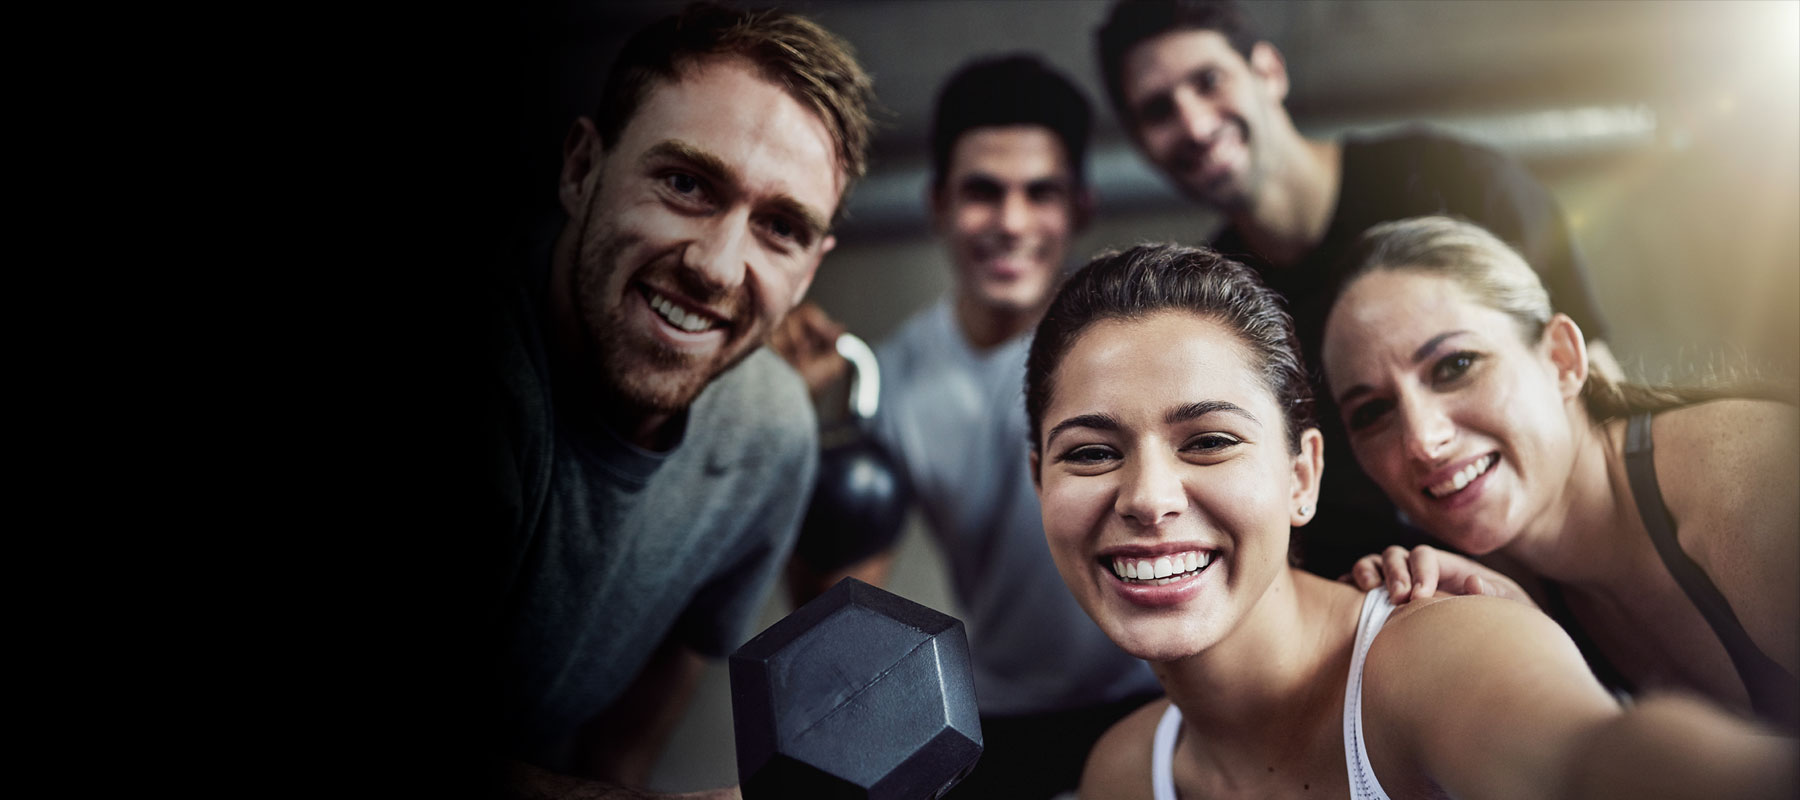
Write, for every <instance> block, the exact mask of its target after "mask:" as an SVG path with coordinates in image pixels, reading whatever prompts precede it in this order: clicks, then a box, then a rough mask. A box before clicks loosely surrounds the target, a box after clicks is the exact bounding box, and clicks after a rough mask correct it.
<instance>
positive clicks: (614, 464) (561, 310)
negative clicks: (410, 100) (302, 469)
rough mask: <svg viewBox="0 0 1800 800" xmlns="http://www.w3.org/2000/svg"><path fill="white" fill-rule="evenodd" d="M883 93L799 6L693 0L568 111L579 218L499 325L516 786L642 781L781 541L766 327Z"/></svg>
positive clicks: (778, 423)
mask: <svg viewBox="0 0 1800 800" xmlns="http://www.w3.org/2000/svg"><path fill="white" fill-rule="evenodd" d="M871 98H872V92H871V85H870V81H869V78H868V77H867V75H865V74H864V72H863V71H862V69H861V68H860V67H859V66H858V65H857V63H856V61H855V60H854V58H853V57H852V56H851V55H850V53H849V50H848V48H847V47H846V46H845V45H844V43H843V42H842V41H841V40H839V39H838V38H837V37H835V36H834V35H832V34H831V33H830V32H828V31H826V30H824V29H823V28H821V27H819V26H818V25H817V24H815V23H813V22H811V21H810V20H807V19H805V18H804V17H799V16H795V15H790V14H784V13H780V12H767V13H763V12H755V11H741V10H737V9H730V8H725V7H720V6H715V5H709V4H696V5H693V6H690V7H688V8H687V9H685V10H683V11H682V12H680V13H678V14H676V15H674V16H671V17H668V18H666V19H663V20H661V21H659V22H656V23H653V24H652V25H650V26H649V27H647V28H645V29H644V30H643V31H640V32H639V33H638V34H637V35H635V36H634V37H633V38H632V39H631V40H630V41H629V42H628V43H627V44H626V46H625V48H624V51H623V52H622V54H621V55H620V56H619V59H618V61H617V62H616V63H615V65H614V67H613V69H612V71H611V72H610V73H609V75H608V78H607V81H606V85H605V89H604V93H603V96H602V100H601V104H600V107H599V110H598V113H597V114H596V115H595V116H594V117H593V118H586V117H584V118H582V119H580V120H578V121H577V122H576V124H575V125H574V127H573V129H572V130H571V132H570V134H569V136H568V138H567V140H566V143H565V148H564V154H563V156H564V158H563V169H562V173H561V176H560V181H559V185H558V187H557V191H558V199H559V201H560V203H561V205H562V207H563V209H564V211H566V212H567V214H568V222H567V224H566V226H565V227H564V228H563V230H562V233H561V235H560V236H559V237H558V238H557V241H556V243H555V246H554V251H553V252H552V254H551V256H550V258H549V263H548V264H545V265H542V266H537V265H534V269H532V270H530V271H529V274H528V275H527V276H525V280H524V284H525V286H524V288H523V289H522V290H521V291H520V292H519V295H518V298H517V302H516V304H515V305H514V307H513V308H512V309H511V313H510V321H511V323H512V324H511V325H510V326H509V327H508V328H507V330H506V332H505V335H504V343H503V344H504V347H503V349H502V353H503V359H502V363H501V367H502V370H503V373H502V376H501V377H502V380H501V381H500V384H501V386H502V387H503V389H502V390H501V391H502V399H503V400H504V402H503V404H502V406H503V408H504V409H505V410H506V415H505V417H504V418H503V420H502V421H503V425H502V434H503V438H504V449H503V453H504V457H503V458H502V459H501V462H500V464H499V474H500V480H499V482H498V486H499V487H500V490H501V495H502V504H503V507H504V508H505V515H506V517H507V519H508V522H509V523H510V525H509V527H508V529H507V530H505V531H504V540H503V541H502V542H501V543H500V544H501V546H500V547H499V548H498V556H497V558H496V559H495V561H496V563H497V564H498V566H499V567H500V574H499V575H497V576H496V579H497V583H498V585H497V589H498V604H497V605H496V606H495V617H494V622H495V626H496V629H497V630H498V631H499V632H500V633H499V637H498V646H497V648H496V650H497V653H498V658H497V659H496V662H495V664H494V667H495V677H496V679H497V683H498V685H499V704H498V708H497V713H496V717H497V728H498V730H497V733H498V735H497V737H496V738H497V741H495V742H494V746H495V748H497V749H498V750H500V751H501V753H502V755H503V756H505V757H506V758H507V759H508V763H509V767H508V770H507V789H508V790H509V792H516V793H520V794H530V795H534V796H541V795H543V794H551V795H563V794H577V793H579V794H581V796H613V795H612V794H609V792H614V791H624V790H623V789H621V788H620V787H622V786H626V785H632V784H641V783H642V782H643V780H644V779H645V778H646V777H647V776H648V774H649V770H650V768H651V766H652V765H653V763H654V760H655V758H656V756H657V754H658V752H659V751H660V749H661V747H662V745H663V744H664V742H665V741H666V738H667V735H668V733H669V732H670V731H671V730H672V727H673V725H674V723H675V722H676V721H677V720H678V719H679V717H680V715H681V713H682V710H683V708H684V706H685V702H686V699H687V697H688V696H689V694H690V692H691V689H692V686H693V683H694V680H695V678H696V677H697V676H698V671H699V668H700V666H701V664H702V661H701V659H702V657H703V656H711V657H718V656H722V655H724V654H726V653H728V652H730V650H731V649H733V648H735V647H736V646H737V645H738V644H739V643H741V642H742V640H743V639H744V637H745V636H746V634H747V633H748V630H747V627H748V625H749V623H750V622H751V621H752V620H753V619H754V616H755V614H756V612H757V611H758V609H760V607H761V604H762V601H763V598H764V596H765V595H766V593H767V592H768V590H769V588H770V587H771V585H772V583H773V581H774V580H775V577H776V576H777V575H778V574H779V570H780V567H781V565H782V564H783V563H785V562H786V560H787V557H788V553H789V551H790V550H791V548H792V545H793V537H794V531H795V530H796V527H797V525H798V521H799V518H800V515H801V512H802V507H803V504H804V503H805V500H806V497H807V492H808V489H809V487H810V486H811V480H812V475H813V473H814V470H815V469H816V464H817V448H818V441H817V434H816V425H815V422H814V419H813V416H812V413H811V411H810V407H809V406H808V404H807V402H806V395H805V389H804V387H803V385H802V384H801V382H800V380H799V379H798V377H797V376H796V375H795V374H794V373H793V371H792V370H791V369H790V368H788V367H787V366H786V365H785V364H783V363H782V362H781V361H780V359H778V358H776V357H775V356H773V355H772V354H770V353H769V352H768V351H766V350H764V349H763V348H762V345H763V343H764V341H765V340H766V338H767V336H768V333H769V331H770V329H771V328H772V327H773V326H774V325H775V324H776V323H777V322H779V321H780V320H781V319H782V318H783V317H784V316H785V315H786V314H787V312H788V311H789V309H791V308H792V307H793V305H794V304H795V303H797V302H798V301H799V299H800V297H801V295H802V294H803V293H804V292H805V291H806V288H807V286H808V285H809V284H810V283H811V281H812V277H813V274H814V271H815V270H816V269H817V268H818V265H819V262H820V260H821V259H822V258H823V257H824V255H825V253H826V252H828V251H829V250H831V249H832V247H833V245H834V243H835V242H834V240H833V238H832V236H831V235H830V226H831V223H832V221H833V220H834V219H835V218H836V216H837V214H838V212H839V211H840V204H841V201H842V199H843V197H844V195H845V193H846V191H847V189H848V187H849V184H850V183H851V182H852V181H853V180H855V179H856V178H857V177H858V176H860V175H861V174H862V172H863V169H864V158H865V150H866V146H867V142H868V139H869V117H868V113H867V106H868V104H869V102H870V100H871ZM732 793H733V792H732V791H731V790H724V791H723V792H721V795H729V794H732ZM621 796H641V795H638V794H629V795H621Z"/></svg>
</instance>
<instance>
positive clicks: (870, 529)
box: [795, 333, 912, 574]
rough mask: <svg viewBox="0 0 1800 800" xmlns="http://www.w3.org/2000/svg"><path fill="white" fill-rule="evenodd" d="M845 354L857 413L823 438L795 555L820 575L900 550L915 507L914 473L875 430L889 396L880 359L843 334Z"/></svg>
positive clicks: (824, 432) (851, 412) (822, 434)
mask: <svg viewBox="0 0 1800 800" xmlns="http://www.w3.org/2000/svg"><path fill="white" fill-rule="evenodd" d="M837 351H838V354H839V355H841V356H843V357H844V360H846V361H848V362H850V396H849V402H848V404H847V405H848V407H849V409H848V413H847V414H845V415H844V416H843V417H842V418H841V419H839V420H838V421H836V422H832V423H828V424H827V426H826V428H825V429H824V430H822V431H821V432H820V434H819V439H820V445H821V447H822V451H821V453H820V457H819V474H818V480H817V481H816V482H815V483H814V485H813V493H812V500H811V502H810V503H809V504H808V506H807V511H806V518H805V520H804V521H803V522H802V523H801V526H800V540H799V542H798V543H797V544H796V545H795V554H796V555H798V556H799V558H800V559H801V561H803V562H804V563H805V564H806V566H807V567H808V568H809V569H812V570H814V571H815V572H817V573H819V574H827V573H830V572H832V571H833V570H837V569H841V568H843V567H846V566H849V565H851V564H854V563H856V562H858V561H861V560H863V559H865V558H867V557H869V556H871V555H874V554H876V553H879V552H881V551H883V550H887V549H888V548H890V547H892V546H893V544H894V542H895V541H897V540H898V539H899V538H900V532H901V530H902V529H903V528H904V527H905V525H906V510H907V505H908V504H909V502H910V501H911V488H912V487H911V485H910V484H909V483H908V482H907V480H906V472H905V471H904V470H902V469H901V468H900V464H899V462H898V461H897V460H896V459H895V458H894V457H893V455H892V454H890V453H889V452H888V451H887V449H886V448H884V447H882V446H881V443H880V442H877V441H876V440H875V438H874V437H873V436H871V435H870V434H869V431H868V426H869V424H870V422H869V420H870V419H871V418H872V417H874V415H875V411H876V406H877V404H878V403H879V400H880V397H881V370H880V365H879V364H877V363H876V360H875V353H874V351H872V350H870V349H869V346H868V344H866V343H864V342H863V340H862V339H859V338H857V337H856V336H855V335H853V334H849V333H845V334H842V335H840V336H838V339H837Z"/></svg>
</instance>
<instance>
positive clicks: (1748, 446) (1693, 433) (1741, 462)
mask: <svg viewBox="0 0 1800 800" xmlns="http://www.w3.org/2000/svg"><path fill="white" fill-rule="evenodd" d="M1652 437H1653V440H1654V444H1655V448H1656V457H1655V463H1656V483H1657V486H1658V488H1659V490H1660V491H1661V494H1662V496H1663V502H1664V503H1665V504H1666V505H1667V506H1668V509H1669V513H1670V514H1671V515H1672V516H1674V518H1675V521H1676V527H1677V530H1678V533H1679V536H1680V538H1681V544H1682V547H1683V548H1684V549H1686V550H1688V552H1689V553H1690V554H1691V555H1693V556H1694V557H1695V558H1696V559H1698V560H1701V561H1702V562H1704V561H1707V560H1710V559H1712V558H1715V557H1720V556H1724V557H1727V558H1729V557H1730V556H1729V554H1728V553H1721V552H1719V551H1718V549H1719V548H1720V547H1721V546H1723V547H1726V548H1732V547H1736V546H1737V545H1734V544H1732V543H1731V542H1729V541H1723V540H1721V538H1720V535H1723V536H1724V537H1725V538H1726V539H1735V538H1737V536H1736V532H1744V531H1751V530H1759V529H1763V528H1767V527H1771V526H1772V527H1778V528H1783V529H1787V528H1791V527H1792V526H1793V521H1794V514H1795V508H1796V507H1797V506H1796V494H1797V491H1796V488H1795V484H1796V481H1800V409H1797V408H1795V407H1794V406H1790V405H1787V404H1785V403H1776V402H1771V401H1767V400H1717V401H1713V402H1710V403H1701V404H1698V405H1692V406H1687V407H1684V408H1679V409H1675V410H1672V411H1666V412H1663V413H1662V414H1659V415H1657V418H1656V421H1655V422H1654V423H1653V427H1652Z"/></svg>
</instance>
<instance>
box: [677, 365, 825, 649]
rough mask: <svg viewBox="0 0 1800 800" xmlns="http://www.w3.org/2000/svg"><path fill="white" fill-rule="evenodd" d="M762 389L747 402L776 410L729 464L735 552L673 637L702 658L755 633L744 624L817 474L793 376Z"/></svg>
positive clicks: (814, 445) (814, 426)
mask: <svg viewBox="0 0 1800 800" xmlns="http://www.w3.org/2000/svg"><path fill="white" fill-rule="evenodd" d="M782 367H783V368H784V369H785V367H786V365H785V364H783V365H782ZM790 383H791V386H789V385H788V384H790ZM765 388H770V391H771V393H770V394H767V395H761V396H758V397H756V398H754V399H753V400H752V401H751V406H750V407H751V408H763V409H776V410H779V411H778V412H777V413H774V414H768V415H767V416H761V417H760V418H761V421H763V422H765V423H773V424H772V425H771V426H770V428H769V429H768V430H766V431H765V432H764V435H762V436H761V437H758V438H760V440H761V441H760V442H759V443H752V444H751V445H750V448H749V451H750V454H749V456H748V457H747V459H746V461H744V462H741V463H739V464H738V465H736V468H738V469H740V470H742V472H741V473H739V474H738V475H736V476H734V477H735V478H736V480H734V481H732V482H731V483H730V486H732V487H734V490H735V491H736V493H737V494H738V496H739V497H741V498H743V500H744V501H745V502H744V506H743V509H742V512H741V515H740V516H739V517H738V518H737V519H736V520H734V522H736V523H739V524H741V525H742V528H741V533H740V535H739V536H738V537H737V541H738V543H739V544H738V546H737V548H736V552H735V553H734V554H733V557H732V558H730V559H729V560H727V561H726V562H725V563H723V564H721V565H720V566H719V567H718V568H717V569H715V570H714V573H713V577H712V578H711V579H710V580H708V581H707V582H706V584H704V585H703V586H701V587H700V590H699V591H698V592H697V593H695V595H694V598H693V600H692V601H691V602H689V603H688V606H687V608H686V609H685V610H683V611H682V615H681V618H680V619H679V620H678V621H677V622H676V635H678V636H680V637H681V639H682V641H684V642H686V643H687V644H688V646H690V647H692V648H693V649H694V650H695V651H697V652H699V653H701V654H702V655H706V656H712V657H719V656H725V655H729V654H730V653H731V651H732V650H735V649H737V647H738V646H739V645H741V644H743V642H744V641H745V640H746V639H748V638H749V637H750V635H751V634H753V633H755V631H753V630H751V629H750V627H751V625H753V624H755V622H756V620H757V618H758V617H759V616H760V615H761V613H762V609H763V605H764V604H765V603H766V602H767V600H768V596H769V592H770V591H771V590H773V589H774V588H775V584H776V583H777V582H778V581H779V580H780V579H781V575H782V573H783V571H784V569H785V567H786V566H787V562H788V558H789V556H790V555H792V553H793V550H794V541H795V539H796V538H797V537H798V535H799V530H800V522H801V520H802V518H803V516H804V514H805V513H806V505H807V501H808V500H809V499H810V497H811V494H812V486H813V481H814V478H815V476H816V475H817V473H818V467H819V432H818V422H817V420H816V419H815V418H814V416H813V414H812V406H811V404H810V401H809V400H808V399H807V396H806V391H805V388H804V387H803V386H802V384H801V383H800V379H799V376H798V375H795V374H793V373H792V371H791V370H788V371H787V372H786V374H785V376H784V379H783V380H781V381H780V385H778V386H774V387H772V388H771V387H765ZM782 412H786V413H782Z"/></svg>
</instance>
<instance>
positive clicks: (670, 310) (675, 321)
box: [650, 292, 713, 333]
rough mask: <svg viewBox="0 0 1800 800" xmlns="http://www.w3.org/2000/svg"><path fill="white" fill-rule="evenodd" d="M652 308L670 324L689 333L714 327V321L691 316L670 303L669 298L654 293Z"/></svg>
mask: <svg viewBox="0 0 1800 800" xmlns="http://www.w3.org/2000/svg"><path fill="white" fill-rule="evenodd" d="M650 307H651V308H654V309H656V313H657V314H660V315H661V316H662V318H663V319H666V320H668V321H669V324H671V325H674V326H675V327H677V328H680V329H682V330H684V331H687V332H688V333H699V332H701V331H703V330H707V329H708V328H711V327H712V326H713V322H712V320H710V319H707V318H706V317H705V316H704V315H701V314H690V313H688V312H687V311H684V310H683V309H682V308H681V306H678V305H675V304H674V303H672V302H670V301H669V298H667V297H663V296H662V295H660V294H656V293H654V292H652V293H651V294H650Z"/></svg>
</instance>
